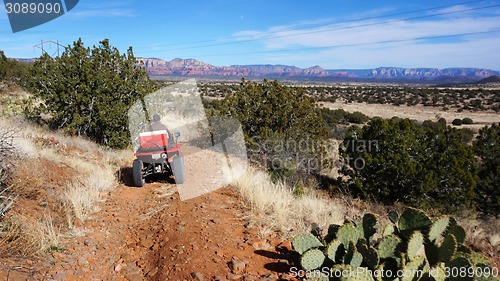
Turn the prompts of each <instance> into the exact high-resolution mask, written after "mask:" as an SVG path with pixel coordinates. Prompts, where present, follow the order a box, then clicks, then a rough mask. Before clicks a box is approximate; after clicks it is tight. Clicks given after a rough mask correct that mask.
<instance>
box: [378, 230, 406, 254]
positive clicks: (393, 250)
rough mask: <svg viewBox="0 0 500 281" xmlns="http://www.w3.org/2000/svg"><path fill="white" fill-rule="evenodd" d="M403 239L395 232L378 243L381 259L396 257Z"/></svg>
mask: <svg viewBox="0 0 500 281" xmlns="http://www.w3.org/2000/svg"><path fill="white" fill-rule="evenodd" d="M400 243H401V239H399V237H397V236H396V235H394V234H391V235H387V236H384V237H383V238H382V240H380V244H379V245H378V255H379V257H380V258H381V259H385V258H396V257H397V256H396V255H397V248H398V246H399V244H400Z"/></svg>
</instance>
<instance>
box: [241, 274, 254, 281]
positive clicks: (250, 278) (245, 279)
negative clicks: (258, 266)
mask: <svg viewBox="0 0 500 281" xmlns="http://www.w3.org/2000/svg"><path fill="white" fill-rule="evenodd" d="M243 281H257V277H255V276H251V275H249V276H245V277H243Z"/></svg>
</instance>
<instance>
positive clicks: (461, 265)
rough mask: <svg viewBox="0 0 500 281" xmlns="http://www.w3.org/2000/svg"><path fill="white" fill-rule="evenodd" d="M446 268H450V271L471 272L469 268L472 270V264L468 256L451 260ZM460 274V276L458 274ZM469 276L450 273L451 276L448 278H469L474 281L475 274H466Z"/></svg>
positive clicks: (469, 280) (451, 279)
mask: <svg viewBox="0 0 500 281" xmlns="http://www.w3.org/2000/svg"><path fill="white" fill-rule="evenodd" d="M446 268H447V270H449V272H467V273H468V272H470V271H469V270H471V271H472V264H471V263H470V262H469V261H468V260H467V259H466V258H462V257H459V258H455V259H453V260H451V261H449V262H447V263H446ZM456 275H458V276H456ZM464 275H467V276H460V274H450V277H449V278H448V280H450V281H454V280H461V281H463V280H467V281H473V280H474V276H469V274H464Z"/></svg>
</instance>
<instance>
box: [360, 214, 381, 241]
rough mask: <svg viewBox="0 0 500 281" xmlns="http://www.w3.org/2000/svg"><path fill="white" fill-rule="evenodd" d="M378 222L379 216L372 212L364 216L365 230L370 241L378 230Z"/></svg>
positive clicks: (366, 237) (365, 234)
mask: <svg viewBox="0 0 500 281" xmlns="http://www.w3.org/2000/svg"><path fill="white" fill-rule="evenodd" d="M377 222H378V218H377V216H376V215H374V214H372V213H368V214H365V215H364V216H363V232H364V237H365V239H366V240H367V241H370V238H371V237H372V236H373V235H374V234H375V233H376V232H377V227H376V226H377Z"/></svg>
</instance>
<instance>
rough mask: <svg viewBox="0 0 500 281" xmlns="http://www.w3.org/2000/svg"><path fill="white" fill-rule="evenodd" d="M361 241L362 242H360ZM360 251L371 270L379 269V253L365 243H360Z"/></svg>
mask: <svg viewBox="0 0 500 281" xmlns="http://www.w3.org/2000/svg"><path fill="white" fill-rule="evenodd" d="M360 241H361V240H360ZM358 251H359V253H360V254H361V255H362V256H363V260H364V262H365V263H366V265H368V266H369V267H370V268H371V269H375V268H377V266H378V264H379V262H380V258H379V257H378V252H377V250H375V249H374V248H372V247H370V246H369V245H367V244H365V243H359V242H358Z"/></svg>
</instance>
